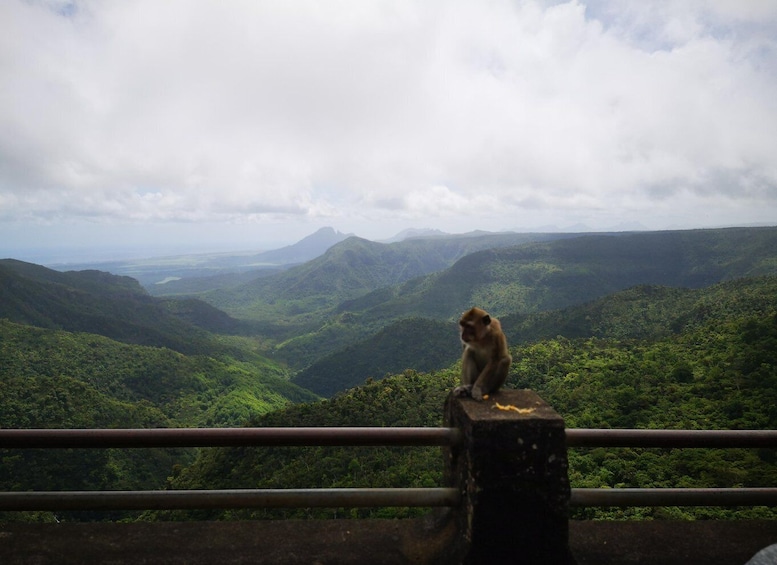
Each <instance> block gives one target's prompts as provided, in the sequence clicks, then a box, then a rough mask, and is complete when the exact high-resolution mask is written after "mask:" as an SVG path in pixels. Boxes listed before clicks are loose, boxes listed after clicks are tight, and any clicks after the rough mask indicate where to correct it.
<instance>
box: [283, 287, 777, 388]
mask: <svg viewBox="0 0 777 565" xmlns="http://www.w3.org/2000/svg"><path fill="white" fill-rule="evenodd" d="M775 302H777V276H768V277H756V278H746V279H737V280H734V281H730V282H725V283H720V284H717V285H713V286H711V287H708V288H704V289H689V288H669V287H660V286H650V285H642V286H637V287H633V288H630V289H627V290H624V291H620V292H617V293H615V294H612V295H610V296H607V297H604V298H600V299H597V300H593V301H591V302H589V303H586V304H581V305H578V306H570V307H568V308H564V309H561V310H551V311H546V312H536V313H532V314H513V315H509V316H504V317H503V318H501V322H502V327H503V329H504V331H505V333H506V335H507V337H508V341H509V343H510V344H512V345H518V344H525V343H529V342H532V341H536V340H540V339H551V338H554V337H556V336H562V337H566V338H578V337H600V338H619V339H629V338H638V339H655V338H661V337H665V336H668V335H671V334H673V333H678V332H681V331H683V330H685V329H691V328H695V327H698V326H700V325H703V324H706V323H709V322H710V321H711V320H717V321H723V320H731V319H737V318H738V317H741V316H745V315H758V314H760V313H763V312H769V311H772V309H773V308H774V304H775ZM355 320H356V318H355V317H353V316H351V317H350V318H349V317H346V316H344V315H343V316H341V318H340V320H339V321H338V323H337V324H336V325H335V326H332V327H330V328H328V329H329V331H331V332H333V333H334V332H335V331H340V332H342V331H343V328H346V327H348V326H349V325H350V326H351V327H353V326H354V325H355V324H356V321H355ZM457 331H458V330H457V328H456V325H455V323H453V322H451V321H440V320H431V319H423V318H414V319H408V320H401V321H398V322H394V323H392V324H390V325H389V326H387V327H386V328H384V329H383V330H381V331H380V332H379V333H378V334H376V335H375V336H372V337H368V338H367V339H365V340H364V341H360V342H359V343H357V344H355V345H351V346H349V347H347V348H345V349H343V350H341V351H339V352H336V353H334V354H330V355H327V356H324V357H322V358H321V359H320V360H318V361H314V362H312V364H311V365H310V366H309V367H308V368H306V369H305V370H303V371H301V372H300V373H298V374H297V375H295V377H294V378H293V380H294V382H296V383H297V384H299V385H301V386H304V387H306V388H309V389H310V390H312V391H314V392H316V393H318V394H321V395H323V396H331V395H333V394H335V393H337V392H338V391H342V390H345V389H348V388H351V387H353V386H356V385H358V384H360V383H362V382H363V381H364V380H365V379H366V378H367V377H373V378H381V377H382V376H384V375H386V374H388V373H399V372H401V371H403V370H404V369H406V368H414V369H416V370H419V371H430V370H439V369H443V368H446V367H448V366H449V365H450V364H451V363H453V362H454V361H456V360H457V359H458V357H459V356H460V353H461V349H460V347H459V345H458V344H459V342H458V337H457V336H458V334H457ZM284 347H288V348H294V349H295V350H296V349H299V353H298V355H300V356H303V355H304V354H305V353H304V350H305V347H307V348H308V349H307V351H309V352H313V353H315V352H318V351H319V350H318V349H317V348H316V344H315V340H313V339H311V338H309V337H308V338H298V340H294V341H291V342H289V343H288V344H284ZM303 359H304V358H303Z"/></svg>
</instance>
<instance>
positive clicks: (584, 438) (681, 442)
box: [566, 428, 777, 507]
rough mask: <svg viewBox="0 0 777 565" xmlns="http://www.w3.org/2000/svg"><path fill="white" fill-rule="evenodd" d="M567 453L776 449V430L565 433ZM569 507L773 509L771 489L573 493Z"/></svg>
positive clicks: (776, 491) (776, 500) (776, 494)
mask: <svg viewBox="0 0 777 565" xmlns="http://www.w3.org/2000/svg"><path fill="white" fill-rule="evenodd" d="M566 442H567V446H568V447H632V448H777V430H636V429H584V428H578V429H576V428H571V429H567V430H566ZM569 502H570V506H574V507H590V506H619V507H627V506H777V488H614V489H606V488H574V489H572V495H571V498H570V501H569Z"/></svg>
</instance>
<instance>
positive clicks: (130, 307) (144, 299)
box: [0, 259, 246, 355]
mask: <svg viewBox="0 0 777 565" xmlns="http://www.w3.org/2000/svg"><path fill="white" fill-rule="evenodd" d="M0 318H6V319H8V320H11V321H13V322H18V323H21V324H28V325H31V326H38V327H43V328H52V329H65V330H69V331H77V332H89V333H94V334H98V335H103V336H106V337H110V338H112V339H115V340H118V341H122V342H125V343H133V344H139V345H152V346H159V347H168V348H170V349H174V350H176V351H179V352H181V353H187V354H189V353H200V354H202V353H209V354H212V353H214V352H215V351H217V350H223V351H224V352H228V353H230V354H232V355H237V354H238V351H237V350H234V349H232V350H229V349H228V348H226V347H224V346H223V345H220V344H219V343H218V342H217V341H215V340H214V339H213V337H212V336H211V335H210V334H209V333H208V331H207V330H210V331H222V332H226V333H239V332H241V331H243V330H244V328H245V327H246V326H245V323H244V322H240V321H238V320H234V319H232V318H230V317H229V316H228V315H227V314H225V313H224V312H222V311H220V310H217V309H216V308H214V307H213V306H210V305H209V304H206V303H204V302H200V301H196V300H187V301H185V302H182V301H172V300H162V299H158V298H153V297H151V296H149V295H148V293H146V291H145V290H143V287H141V286H140V284H139V283H138V282H137V281H136V280H134V279H132V278H129V277H120V276H116V275H111V274H110V273H105V272H101V271H68V272H65V273H61V272H59V271H54V270H52V269H47V268H45V267H41V266H39V265H33V264H30V263H24V262H22V261H14V260H11V259H4V260H0Z"/></svg>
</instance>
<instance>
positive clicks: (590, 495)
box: [0, 427, 777, 510]
mask: <svg viewBox="0 0 777 565" xmlns="http://www.w3.org/2000/svg"><path fill="white" fill-rule="evenodd" d="M461 443H462V437H461V432H460V431H459V430H457V429H455V428H408V427H405V428H364V427H362V428H331V427H329V428H215V429H214V428H157V429H109V430H106V429H0V448H4V449H33V448H53V449H63V448H103V449H104V448H150V447H234V446H263V447H269V446H408V447H415V446H449V447H454V446H459V445H461ZM566 443H567V446H568V447H574V448H582V447H633V448H710V447H711V448H777V430H634V429H567V430H566ZM459 502H460V492H459V490H458V489H455V488H379V489H358V488H354V489H227V490H165V491H64V492H2V493H0V510H139V509H157V510H172V509H194V508H224V509H227V508H260V507H261V508H308V507H311V508H312V507H378V506H397V507H444V506H448V507H452V506H457V505H458V504H459ZM570 505H571V506H576V507H586V506H758V505H769V506H772V505H777V488H731V489H721V488H711V489H708V488H705V489H695V488H692V489H674V488H649V489H642V488H616V489H602V488H597V489H582V488H575V489H572V493H571V499H570Z"/></svg>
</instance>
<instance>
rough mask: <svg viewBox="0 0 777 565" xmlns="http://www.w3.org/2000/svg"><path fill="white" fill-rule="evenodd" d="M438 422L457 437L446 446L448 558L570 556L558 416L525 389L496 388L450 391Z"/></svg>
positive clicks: (564, 564)
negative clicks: (454, 498) (450, 516)
mask: <svg viewBox="0 0 777 565" xmlns="http://www.w3.org/2000/svg"><path fill="white" fill-rule="evenodd" d="M445 424H446V425H447V426H451V427H455V428H459V429H460V430H461V431H462V435H463V438H464V440H463V444H462V445H461V446H459V447H455V448H450V449H446V452H445V456H446V459H447V461H446V463H447V465H446V473H447V476H446V482H447V486H453V487H458V488H460V489H461V492H462V506H461V508H460V509H459V512H458V513H457V515H456V516H455V517H454V519H455V520H457V522H458V525H457V528H458V530H459V532H460V536H459V538H458V539H459V542H458V543H459V544H460V547H457V548H452V549H453V551H454V553H455V554H456V557H455V559H454V560H455V561H456V562H459V563H463V564H472V565H474V564H489V565H498V564H501V563H521V564H537V565H540V564H541V565H554V564H558V565H568V564H572V563H574V560H573V559H572V557H571V555H570V553H569V526H568V507H569V496H570V490H569V479H568V476H567V452H566V445H565V441H564V420H563V419H562V418H561V416H559V415H558V414H557V413H556V412H555V411H554V410H553V409H552V408H551V407H550V406H549V405H548V404H546V403H545V402H544V401H543V400H542V399H541V398H540V397H539V396H537V394H535V393H534V392H532V391H529V390H502V391H500V392H499V393H497V394H496V395H492V396H491V397H490V398H489V399H488V400H485V401H483V402H477V401H474V400H472V399H469V398H456V397H454V396H453V395H451V396H449V397H448V400H447V401H446V405H445Z"/></svg>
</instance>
